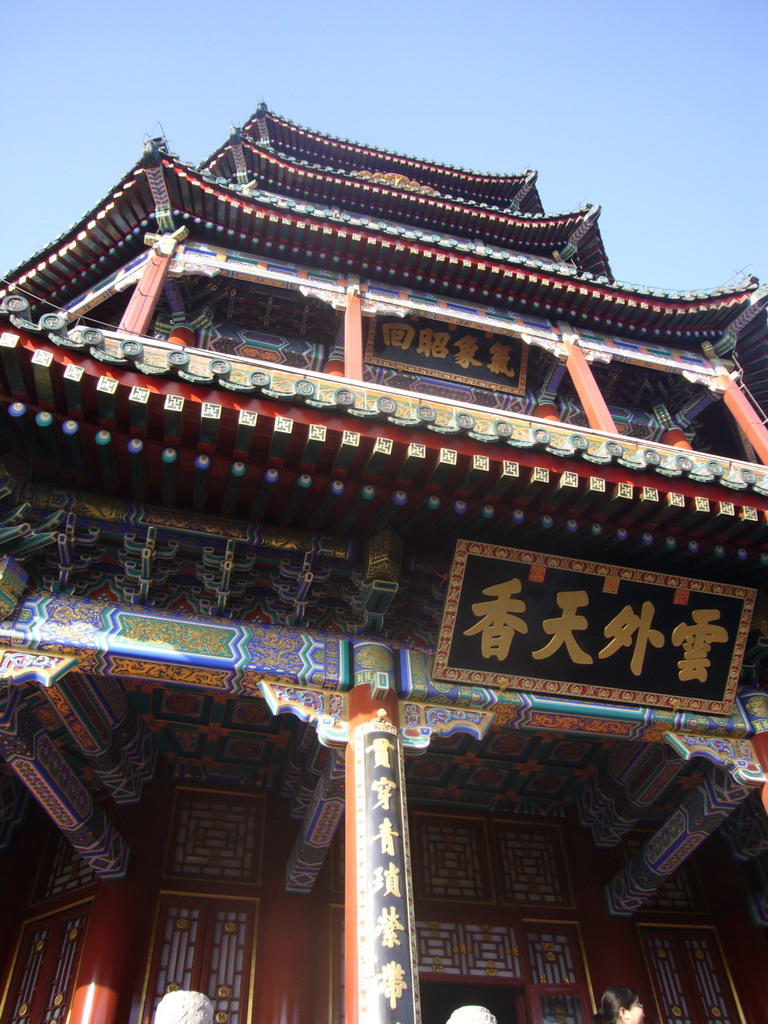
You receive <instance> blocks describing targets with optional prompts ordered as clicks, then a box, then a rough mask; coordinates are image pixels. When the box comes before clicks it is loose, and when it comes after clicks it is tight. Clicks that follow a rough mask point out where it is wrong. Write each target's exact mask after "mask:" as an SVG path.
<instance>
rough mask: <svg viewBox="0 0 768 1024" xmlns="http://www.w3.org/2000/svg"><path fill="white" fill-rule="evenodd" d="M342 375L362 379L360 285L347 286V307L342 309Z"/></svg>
mask: <svg viewBox="0 0 768 1024" xmlns="http://www.w3.org/2000/svg"><path fill="white" fill-rule="evenodd" d="M344 376H345V377H348V378H349V379H350V380H362V379H363V313H362V308H361V305H360V286H359V285H357V284H351V285H350V286H349V287H348V288H347V308H346V309H345V311H344Z"/></svg>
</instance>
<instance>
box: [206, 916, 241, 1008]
mask: <svg viewBox="0 0 768 1024" xmlns="http://www.w3.org/2000/svg"><path fill="white" fill-rule="evenodd" d="M248 925H249V915H248V914H247V913H246V912H245V911H243V910H222V909H216V910H215V911H214V912H213V936H212V943H211V968H210V971H209V974H208V991H209V992H211V993H215V999H214V1000H213V1009H214V1015H215V1016H216V1017H219V1019H221V1018H220V1014H222V1013H225V1014H226V1015H227V1016H226V1019H227V1022H228V1024H241V1021H242V1020H243V1019H244V1018H243V1014H242V1008H243V1007H244V1006H245V999H246V997H247V995H248V993H247V992H244V991H243V978H244V977H247V972H245V971H244V970H243V968H244V966H245V965H244V963H243V954H244V952H245V950H246V948H247V946H248ZM212 998H213V996H212Z"/></svg>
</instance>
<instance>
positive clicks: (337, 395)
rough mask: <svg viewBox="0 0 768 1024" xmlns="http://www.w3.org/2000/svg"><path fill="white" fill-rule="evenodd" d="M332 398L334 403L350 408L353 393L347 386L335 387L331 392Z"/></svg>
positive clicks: (353, 399) (352, 401) (353, 400)
mask: <svg viewBox="0 0 768 1024" xmlns="http://www.w3.org/2000/svg"><path fill="white" fill-rule="evenodd" d="M333 400H334V401H335V402H336V405H342V406H344V407H345V408H347V409H351V408H352V406H354V404H355V395H354V392H352V391H350V390H349V388H337V389H336V390H335V391H334V393H333Z"/></svg>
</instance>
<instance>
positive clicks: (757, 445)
mask: <svg viewBox="0 0 768 1024" xmlns="http://www.w3.org/2000/svg"><path fill="white" fill-rule="evenodd" d="M718 381H719V382H720V384H722V385H723V388H724V392H723V401H724V402H725V405H726V407H727V409H728V411H729V412H730V414H731V415H732V416H733V418H734V419H735V420H736V422H737V423H738V425H739V426H740V427H741V429H742V430H743V431H744V435H745V436H746V438H747V440H748V441H749V443H750V444H751V445H752V447H753V448H754V450H755V455H757V457H758V459H760V461H761V462H762V464H763V465H764V466H768V430H767V429H766V426H765V423H764V422H763V420H762V418H761V416H760V414H759V413H758V411H757V410H756V409H755V408H754V407H753V405H752V403H751V402H750V400H749V399H748V398H747V396H746V395H745V394H744V392H743V391H742V390H741V388H740V387H739V385H738V384H737V383H736V381H735V380H734V379H733V378H732V377H731V375H730V374H729V373H728V372H727V370H725V369H723V368H722V367H720V369H719V373H718Z"/></svg>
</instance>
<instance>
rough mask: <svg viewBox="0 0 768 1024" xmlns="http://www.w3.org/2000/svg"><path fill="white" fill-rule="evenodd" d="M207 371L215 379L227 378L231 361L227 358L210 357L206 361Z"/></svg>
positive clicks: (230, 368) (230, 371)
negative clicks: (209, 359) (207, 361)
mask: <svg viewBox="0 0 768 1024" xmlns="http://www.w3.org/2000/svg"><path fill="white" fill-rule="evenodd" d="M208 372H209V373H210V374H212V376H214V377H215V378H216V380H229V378H230V376H231V375H232V363H230V362H229V360H227V359H212V360H211V361H210V362H209V363H208Z"/></svg>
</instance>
